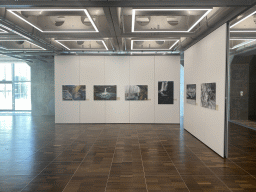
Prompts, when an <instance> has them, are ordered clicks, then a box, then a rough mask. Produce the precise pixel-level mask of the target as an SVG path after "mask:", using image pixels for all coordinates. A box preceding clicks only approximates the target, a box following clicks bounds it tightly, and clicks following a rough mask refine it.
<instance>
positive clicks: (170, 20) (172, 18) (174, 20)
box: [166, 16, 179, 26]
mask: <svg viewBox="0 0 256 192" xmlns="http://www.w3.org/2000/svg"><path fill="white" fill-rule="evenodd" d="M166 20H167V23H169V25H171V26H176V25H178V24H179V21H178V18H177V17H175V16H169V17H167V18H166Z"/></svg>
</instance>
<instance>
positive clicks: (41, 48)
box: [0, 39, 46, 51]
mask: <svg viewBox="0 0 256 192" xmlns="http://www.w3.org/2000/svg"><path fill="white" fill-rule="evenodd" d="M1 41H6V42H8V41H26V42H28V43H30V44H32V45H34V46H36V47H39V48H40V49H25V48H24V49H7V48H6V50H11V51H13V50H30V51H38V50H44V51H45V50H46V49H45V48H43V47H41V46H39V45H36V44H34V43H32V42H30V41H28V40H20V39H19V40H13V39H12V40H0V42H1Z"/></svg>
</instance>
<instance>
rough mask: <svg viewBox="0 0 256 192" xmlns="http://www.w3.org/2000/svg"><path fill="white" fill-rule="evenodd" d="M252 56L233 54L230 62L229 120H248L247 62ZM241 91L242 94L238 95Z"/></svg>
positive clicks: (248, 62)
mask: <svg viewBox="0 0 256 192" xmlns="http://www.w3.org/2000/svg"><path fill="white" fill-rule="evenodd" d="M251 59H252V56H247V57H245V56H235V57H234V59H233V61H232V63H231V66H230V67H231V69H230V71H231V80H230V120H248V97H249V64H250V62H251ZM240 91H243V96H241V95H240Z"/></svg>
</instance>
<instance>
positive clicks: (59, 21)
mask: <svg viewBox="0 0 256 192" xmlns="http://www.w3.org/2000/svg"><path fill="white" fill-rule="evenodd" d="M50 18H51V20H52V22H53V23H54V25H55V26H57V27H59V26H61V25H63V24H64V22H65V17H64V16H51V17H50Z"/></svg>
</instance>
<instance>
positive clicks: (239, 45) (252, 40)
mask: <svg viewBox="0 0 256 192" xmlns="http://www.w3.org/2000/svg"><path fill="white" fill-rule="evenodd" d="M230 41H246V42H243V43H240V44H238V45H235V46H234V47H232V48H231V49H236V48H238V47H241V46H243V45H247V44H249V43H252V42H254V41H256V39H230Z"/></svg>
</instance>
